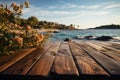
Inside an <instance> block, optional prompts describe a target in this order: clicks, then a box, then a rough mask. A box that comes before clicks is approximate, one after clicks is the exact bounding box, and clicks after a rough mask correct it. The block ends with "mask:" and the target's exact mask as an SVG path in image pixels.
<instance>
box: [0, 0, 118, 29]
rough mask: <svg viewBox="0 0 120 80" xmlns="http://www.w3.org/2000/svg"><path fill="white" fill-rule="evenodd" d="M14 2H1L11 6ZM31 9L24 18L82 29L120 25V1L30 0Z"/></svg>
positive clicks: (26, 10)
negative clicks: (33, 17) (36, 18)
mask: <svg viewBox="0 0 120 80" xmlns="http://www.w3.org/2000/svg"><path fill="white" fill-rule="evenodd" d="M12 1H15V2H17V3H22V2H24V0H0V3H5V4H9V3H11V2H12ZM29 2H30V8H27V9H24V10H23V14H24V15H23V16H22V17H24V18H28V17H30V16H36V17H38V18H39V20H46V21H52V22H58V23H62V24H66V25H69V24H75V25H79V26H80V28H82V29H85V28H91V27H96V26H100V25H108V24H120V0H29Z"/></svg>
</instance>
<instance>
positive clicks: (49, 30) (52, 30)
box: [38, 29, 60, 32]
mask: <svg viewBox="0 0 120 80" xmlns="http://www.w3.org/2000/svg"><path fill="white" fill-rule="evenodd" d="M38 30H39V32H54V31H60V30H59V29H38Z"/></svg>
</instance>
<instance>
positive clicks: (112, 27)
mask: <svg viewBox="0 0 120 80" xmlns="http://www.w3.org/2000/svg"><path fill="white" fill-rule="evenodd" d="M91 29H120V25H116V24H111V25H102V26H99V27H95V28H91Z"/></svg>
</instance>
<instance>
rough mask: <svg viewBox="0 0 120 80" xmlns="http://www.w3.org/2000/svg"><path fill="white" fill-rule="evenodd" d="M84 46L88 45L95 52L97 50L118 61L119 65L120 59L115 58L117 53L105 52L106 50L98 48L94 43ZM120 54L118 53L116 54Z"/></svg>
mask: <svg viewBox="0 0 120 80" xmlns="http://www.w3.org/2000/svg"><path fill="white" fill-rule="evenodd" d="M86 44H88V45H89V46H91V47H92V48H94V49H95V50H97V51H98V52H100V53H102V54H104V55H106V56H108V57H110V58H112V59H114V60H116V61H118V62H119V63H120V57H119V56H116V55H115V54H117V53H114V51H111V50H107V49H106V48H104V47H102V46H100V45H97V44H95V43H92V42H86ZM118 54H120V53H118Z"/></svg>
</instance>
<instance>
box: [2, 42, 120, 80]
mask: <svg viewBox="0 0 120 80" xmlns="http://www.w3.org/2000/svg"><path fill="white" fill-rule="evenodd" d="M119 47H120V42H110V41H106V42H103V41H83V40H78V41H73V40H72V41H70V42H50V43H49V42H48V43H46V44H45V46H44V48H31V49H27V50H23V51H17V52H16V53H15V54H14V55H10V56H1V57H0V76H1V75H14V76H18V75H21V76H25V77H28V76H30V77H31V78H36V77H40V76H44V77H50V78H54V77H56V76H57V77H60V76H64V77H67V76H69V77H70V75H71V76H76V77H77V78H78V79H79V78H81V77H83V76H85V78H87V77H86V75H87V76H89V77H90V76H93V77H92V78H94V76H96V75H97V76H98V77H99V76H105V77H107V78H111V77H112V78H113V76H114V75H117V76H120V48H119ZM69 77H68V78H69ZM83 78H84V77H83ZM28 80H29V79H28ZM115 80H116V79H115Z"/></svg>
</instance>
